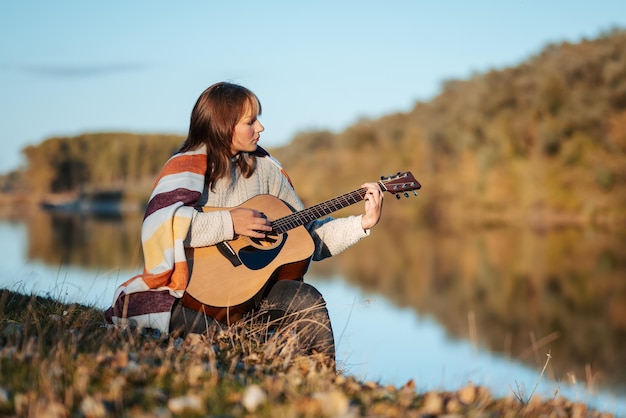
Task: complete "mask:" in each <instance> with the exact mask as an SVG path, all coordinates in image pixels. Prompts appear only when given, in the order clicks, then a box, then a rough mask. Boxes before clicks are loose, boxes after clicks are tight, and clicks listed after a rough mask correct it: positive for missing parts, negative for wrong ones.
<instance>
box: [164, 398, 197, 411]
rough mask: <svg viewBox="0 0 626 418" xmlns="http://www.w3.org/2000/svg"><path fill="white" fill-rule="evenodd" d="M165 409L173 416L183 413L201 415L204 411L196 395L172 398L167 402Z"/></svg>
mask: <svg viewBox="0 0 626 418" xmlns="http://www.w3.org/2000/svg"><path fill="white" fill-rule="evenodd" d="M167 408H168V409H169V410H170V412H172V413H174V414H183V413H185V412H198V413H202V412H203V411H204V405H203V403H202V399H200V398H199V397H198V396H196V395H186V396H179V397H177V398H172V399H170V400H169V401H168V402H167Z"/></svg>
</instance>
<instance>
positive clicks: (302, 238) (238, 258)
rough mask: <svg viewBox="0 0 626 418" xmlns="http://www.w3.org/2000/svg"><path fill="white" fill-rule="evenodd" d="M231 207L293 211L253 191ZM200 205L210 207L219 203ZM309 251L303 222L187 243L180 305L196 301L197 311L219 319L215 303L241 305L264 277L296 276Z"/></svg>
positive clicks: (275, 215)
mask: <svg viewBox="0 0 626 418" xmlns="http://www.w3.org/2000/svg"><path fill="white" fill-rule="evenodd" d="M237 207H238V208H249V209H255V210H258V211H260V212H263V213H264V214H265V216H267V218H268V219H270V220H276V219H279V218H281V217H284V216H287V215H290V214H292V213H293V212H292V210H291V209H290V208H289V206H287V205H286V204H285V203H284V202H283V201H282V200H280V199H278V198H277V197H274V196H271V195H259V196H255V197H253V198H252V199H250V200H248V201H246V202H244V203H243V204H241V205H239V206H237ZM203 210H204V211H205V212H210V211H217V210H225V208H203ZM313 251H314V243H313V240H312V239H311V236H310V234H309V232H308V231H307V230H306V228H305V227H304V226H298V227H295V228H293V229H291V230H289V231H287V232H284V233H282V234H279V235H270V236H268V237H267V238H266V239H261V240H259V239H256V238H250V237H246V236H239V237H237V238H236V239H234V240H232V241H228V242H225V243H221V244H218V245H212V246H210V247H199V248H195V249H192V250H190V251H189V252H188V253H187V259H188V262H189V264H190V267H191V275H190V278H189V284H188V286H187V290H186V293H187V298H186V300H187V302H188V303H186V305H188V306H189V307H192V308H194V309H196V310H200V309H198V307H199V306H201V307H202V308H203V309H202V311H204V312H206V313H207V314H209V315H211V316H213V317H214V318H216V319H219V320H222V318H220V317H221V316H224V315H226V313H225V312H224V311H225V309H220V308H230V307H232V308H236V307H239V309H234V310H233V314H235V311H241V310H242V309H243V307H244V306H245V305H246V304H247V302H248V301H250V300H251V299H252V298H253V297H254V296H255V295H256V294H257V293H259V291H260V290H261V289H263V288H264V287H265V285H266V284H267V283H268V281H269V280H270V279H272V280H293V279H299V278H301V277H302V276H303V275H304V273H306V271H307V269H308V266H309V262H310V260H311V256H312V255H313ZM198 304H199V305H198ZM193 305H195V306H193ZM202 305H208V306H202ZM236 316H239V315H236ZM230 319H231V321H232V320H236V318H233V317H231V318H230ZM231 321H228V322H231ZM223 322H226V321H223Z"/></svg>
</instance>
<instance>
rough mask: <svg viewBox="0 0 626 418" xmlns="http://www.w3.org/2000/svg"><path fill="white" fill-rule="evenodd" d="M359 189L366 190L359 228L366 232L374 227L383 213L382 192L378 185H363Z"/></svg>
mask: <svg viewBox="0 0 626 418" xmlns="http://www.w3.org/2000/svg"><path fill="white" fill-rule="evenodd" d="M361 187H363V188H365V189H367V191H366V193H365V198H364V199H365V213H364V214H363V217H362V218H361V227H362V228H363V230H368V229H371V228H373V227H374V225H376V224H377V223H378V221H379V220H380V215H381V214H382V212H383V192H382V191H381V190H380V187H379V186H378V183H365V184H363V185H361Z"/></svg>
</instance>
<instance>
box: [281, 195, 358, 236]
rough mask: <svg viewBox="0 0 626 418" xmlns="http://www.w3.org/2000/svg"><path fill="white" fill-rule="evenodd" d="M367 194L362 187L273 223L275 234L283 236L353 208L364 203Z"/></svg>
mask: <svg viewBox="0 0 626 418" xmlns="http://www.w3.org/2000/svg"><path fill="white" fill-rule="evenodd" d="M365 193H367V189H365V188H363V187H361V188H360V189H357V190H354V191H352V192H350V193H346V194H343V195H341V196H337V197H335V198H332V199H329V200H327V201H325V202H322V203H318V204H317V205H315V206H311V207H310V208H306V209H303V210H300V211H298V212H294V213H292V214H291V215H287V216H284V217H282V218H280V219H277V220H275V221H274V222H272V228H273V232H276V233H277V234H282V233H285V232H287V231H289V230H290V229H293V228H296V227H298V226H301V225H305V224H307V223H309V222H312V221H314V220H316V219H319V218H321V217H322V216H326V215H329V214H331V213H333V212H336V211H338V210H339V209H343V208H345V207H348V206H351V205H353V204H355V203H358V202H360V201H362V200H363V199H364V198H365Z"/></svg>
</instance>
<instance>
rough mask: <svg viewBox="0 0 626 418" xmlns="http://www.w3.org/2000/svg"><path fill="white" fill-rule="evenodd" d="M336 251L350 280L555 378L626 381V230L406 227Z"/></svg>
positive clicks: (386, 230)
mask: <svg viewBox="0 0 626 418" xmlns="http://www.w3.org/2000/svg"><path fill="white" fill-rule="evenodd" d="M398 228H399V226H397V225H393V222H390V223H388V224H387V225H386V227H385V228H380V229H377V230H376V231H375V234H376V239H372V240H365V241H363V242H362V243H360V246H359V248H358V251H352V249H351V250H349V251H348V252H346V254H344V255H343V256H342V257H341V258H337V259H335V260H333V264H334V268H336V269H339V271H340V273H341V274H342V275H343V276H344V277H346V278H347V280H349V281H351V282H353V283H358V284H359V286H364V287H365V288H366V289H369V290H371V291H375V292H378V293H380V294H383V295H385V296H386V297H388V298H389V299H390V300H392V301H394V302H395V303H396V304H398V305H399V306H407V307H411V308H413V309H415V310H416V311H417V312H419V313H421V314H428V315H432V316H434V317H435V318H437V321H438V322H440V323H441V324H443V325H444V326H445V327H446V329H447V330H448V332H449V333H450V335H452V336H454V337H459V338H465V339H468V340H470V341H471V342H472V343H473V344H475V345H477V346H480V347H482V348H487V349H488V350H490V351H492V352H498V353H503V354H504V355H506V356H511V357H513V358H517V359H520V360H522V361H524V362H526V363H527V364H530V365H534V366H539V367H541V366H542V365H543V364H544V362H545V359H546V354H547V353H550V354H551V356H552V360H551V361H550V363H549V368H548V372H549V373H550V374H551V377H552V378H554V379H560V380H567V379H576V380H577V381H581V380H582V381H584V382H586V383H588V384H590V385H593V384H600V383H608V384H611V385H617V386H622V387H623V386H625V384H626V363H625V362H624V360H625V358H624V353H625V352H626V281H624V277H626V274H625V273H626V253H625V252H624V250H623V249H624V248H626V245H625V244H626V234H624V233H623V232H622V233H618V232H614V231H597V230H596V231H593V230H585V229H560V230H555V231H550V232H544V233H536V232H533V231H530V230H523V229H515V228H498V229H481V230H472V231H464V232H463V233H458V232H455V233H453V232H450V231H433V230H429V229H424V228H419V227H418V228H416V229H415V230H414V231H406V229H404V230H400V229H398Z"/></svg>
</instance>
